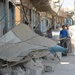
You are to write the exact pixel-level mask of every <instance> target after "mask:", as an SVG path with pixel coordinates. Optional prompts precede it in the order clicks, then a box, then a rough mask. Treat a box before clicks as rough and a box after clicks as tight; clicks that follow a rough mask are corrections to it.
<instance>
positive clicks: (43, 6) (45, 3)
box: [30, 0, 51, 12]
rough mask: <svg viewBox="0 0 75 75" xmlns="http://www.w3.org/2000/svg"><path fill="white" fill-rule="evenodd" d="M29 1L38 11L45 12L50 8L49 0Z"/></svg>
mask: <svg viewBox="0 0 75 75" xmlns="http://www.w3.org/2000/svg"><path fill="white" fill-rule="evenodd" d="M30 2H31V3H32V5H33V6H34V7H35V8H36V9H37V10H39V11H42V12H47V11H50V10H51V7H50V4H49V0H30Z"/></svg>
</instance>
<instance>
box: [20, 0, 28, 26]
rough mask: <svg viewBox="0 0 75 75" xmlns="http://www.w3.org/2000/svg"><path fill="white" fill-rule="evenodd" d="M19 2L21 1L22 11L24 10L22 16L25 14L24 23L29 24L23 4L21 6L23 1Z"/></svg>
mask: <svg viewBox="0 0 75 75" xmlns="http://www.w3.org/2000/svg"><path fill="white" fill-rule="evenodd" d="M20 2H21V6H22V9H23V12H24V16H25V18H26V20H25V24H27V25H28V24H29V22H28V18H27V15H26V12H25V9H24V6H23V3H22V0H20Z"/></svg>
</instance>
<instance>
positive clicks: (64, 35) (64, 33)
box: [60, 29, 68, 38]
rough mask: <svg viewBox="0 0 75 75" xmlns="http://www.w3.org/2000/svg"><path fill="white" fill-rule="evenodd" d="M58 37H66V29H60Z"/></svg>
mask: <svg viewBox="0 0 75 75" xmlns="http://www.w3.org/2000/svg"><path fill="white" fill-rule="evenodd" d="M60 38H68V31H67V30H66V29H64V30H61V31H60Z"/></svg>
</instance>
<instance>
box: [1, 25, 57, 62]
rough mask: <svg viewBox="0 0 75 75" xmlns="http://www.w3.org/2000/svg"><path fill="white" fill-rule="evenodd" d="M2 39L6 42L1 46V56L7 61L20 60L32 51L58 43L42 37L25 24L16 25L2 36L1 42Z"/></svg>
mask: <svg viewBox="0 0 75 75" xmlns="http://www.w3.org/2000/svg"><path fill="white" fill-rule="evenodd" d="M5 37H6V38H5ZM3 39H5V41H4V40H3ZM1 40H3V42H5V43H3V44H1V46H0V58H1V59H4V60H7V61H20V60H21V59H22V58H23V57H24V56H26V55H28V54H29V53H30V52H31V51H34V50H40V49H41V50H42V49H47V48H48V47H52V46H54V45H56V43H55V42H54V41H52V40H51V39H48V38H45V37H41V36H39V35H38V34H36V33H34V32H33V31H32V30H31V29H30V27H28V26H27V25H25V24H20V25H19V26H16V27H15V28H14V29H12V30H11V31H9V32H8V33H7V34H5V35H4V36H3V37H2V38H0V42H2V41H1ZM13 40H14V42H13Z"/></svg>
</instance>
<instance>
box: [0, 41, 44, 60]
mask: <svg viewBox="0 0 75 75" xmlns="http://www.w3.org/2000/svg"><path fill="white" fill-rule="evenodd" d="M39 49H45V47H41V46H37V45H31V44H27V43H25V42H23V43H18V44H4V45H2V46H1V47H0V58H1V59H4V60H7V61H19V60H21V59H22V58H23V57H24V56H26V55H28V54H29V53H30V52H31V51H33V50H39ZM23 53H24V55H22V54H23Z"/></svg>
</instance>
